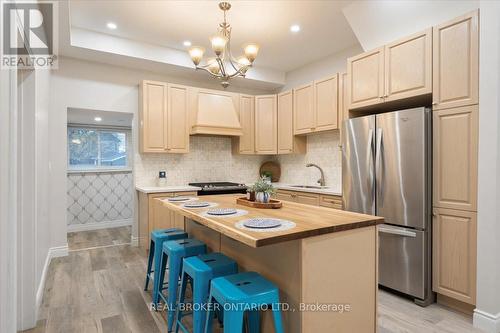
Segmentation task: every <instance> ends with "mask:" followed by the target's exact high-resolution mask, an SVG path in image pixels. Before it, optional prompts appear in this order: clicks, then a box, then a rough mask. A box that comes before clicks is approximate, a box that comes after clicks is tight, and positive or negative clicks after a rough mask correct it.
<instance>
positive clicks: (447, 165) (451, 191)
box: [433, 105, 479, 211]
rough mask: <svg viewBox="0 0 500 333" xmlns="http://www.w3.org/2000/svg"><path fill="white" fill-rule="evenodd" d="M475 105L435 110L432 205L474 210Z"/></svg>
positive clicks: (475, 170)
mask: <svg viewBox="0 0 500 333" xmlns="http://www.w3.org/2000/svg"><path fill="white" fill-rule="evenodd" d="M478 109H479V108H478V105H472V106H465V107H461V108H454V109H448V110H439V111H434V112H433V115H434V119H433V120H434V121H433V131H434V134H433V145H434V147H433V155H434V156H433V168H434V172H433V191H434V193H433V200H434V203H433V206H435V207H442V208H451V209H460V210H469V211H476V210H477V145H478V112H479V110H478Z"/></svg>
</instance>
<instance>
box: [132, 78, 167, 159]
mask: <svg viewBox="0 0 500 333" xmlns="http://www.w3.org/2000/svg"><path fill="white" fill-rule="evenodd" d="M139 92H140V94H139V95H140V99H141V101H140V126H139V129H140V135H139V139H140V144H139V148H140V151H141V152H142V153H164V152H165V151H166V148H167V131H166V128H167V127H166V125H167V92H168V89H167V84H166V83H163V82H154V81H143V82H142V83H141V85H140V89H139Z"/></svg>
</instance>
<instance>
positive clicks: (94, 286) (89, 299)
mask: <svg viewBox="0 0 500 333" xmlns="http://www.w3.org/2000/svg"><path fill="white" fill-rule="evenodd" d="M127 228H128V227H126V228H114V229H103V230H102V231H101V230H98V231H96V232H94V231H86V232H79V233H73V234H72V235H71V237H68V242H69V247H70V249H71V250H70V254H69V256H67V257H63V258H55V259H53V261H52V263H51V265H50V268H49V272H48V276H47V280H46V285H45V292H44V297H43V301H42V305H41V308H40V311H39V321H38V324H37V327H36V328H34V329H32V330H29V331H26V332H30V333H52V332H61V333H62V332H65V333H66V332H82V333H87V332H89V333H93V332H99V333H101V332H102V333H108V332H120V333H121V332H134V333H135V332H148V333H149V332H167V327H166V321H165V313H164V312H154V311H150V310H149V304H150V302H151V291H146V292H144V291H143V287H144V277H145V271H146V254H145V253H143V252H142V251H141V250H140V249H139V248H137V247H133V246H131V245H130V244H124V245H113V242H114V241H117V242H116V244H120V243H119V242H122V241H125V240H128V241H130V229H129V228H128V229H127ZM98 244H101V245H98ZM99 246H100V247H99ZM150 289H151V288H150ZM186 320H189V317H187V318H186ZM187 326H190V323H189V322H188V323H187ZM215 331H219V332H220V331H221V330H220V329H218V327H216V330H215ZM403 332H405V333H422V332H426V333H427V332H429V333H430V332H435V333H467V332H480V331H478V330H475V329H474V328H473V327H472V323H471V319H470V318H468V317H466V316H464V315H462V314H460V313H457V312H453V311H451V310H448V309H446V308H444V307H442V306H440V305H437V304H433V305H431V306H429V307H427V308H421V307H419V306H417V305H415V304H413V302H411V301H409V300H406V299H403V298H400V297H398V296H394V295H392V294H389V293H387V292H385V291H380V293H379V333H403ZM359 333H362V332H359Z"/></svg>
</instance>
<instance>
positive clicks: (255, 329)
mask: <svg viewBox="0 0 500 333" xmlns="http://www.w3.org/2000/svg"><path fill="white" fill-rule="evenodd" d="M247 313H248V332H249V333H259V332H260V312H259V310H250V311H248V312H247Z"/></svg>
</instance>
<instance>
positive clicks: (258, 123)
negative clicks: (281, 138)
mask: <svg viewBox="0 0 500 333" xmlns="http://www.w3.org/2000/svg"><path fill="white" fill-rule="evenodd" d="M255 151H256V153H257V154H264V155H269V154H270V155H274V154H277V153H278V108H277V99H276V95H262V96H255Z"/></svg>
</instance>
